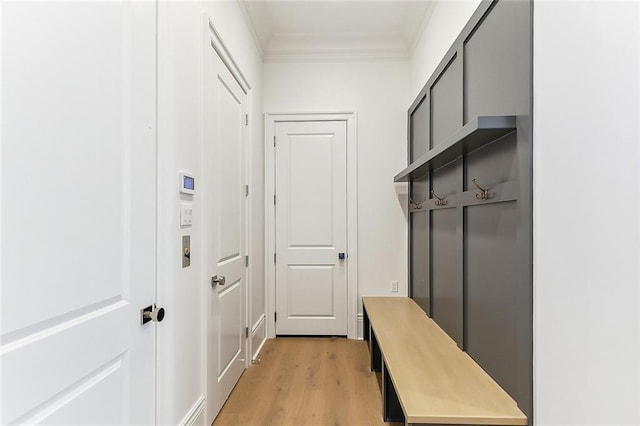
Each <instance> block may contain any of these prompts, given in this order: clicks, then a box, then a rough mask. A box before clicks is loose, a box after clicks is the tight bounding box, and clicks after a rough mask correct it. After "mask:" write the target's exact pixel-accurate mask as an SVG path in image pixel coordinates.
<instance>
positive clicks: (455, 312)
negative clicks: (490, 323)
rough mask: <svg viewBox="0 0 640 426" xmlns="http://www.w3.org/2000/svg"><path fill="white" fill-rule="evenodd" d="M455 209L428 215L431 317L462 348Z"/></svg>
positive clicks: (460, 270)
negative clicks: (429, 223) (429, 218)
mask: <svg viewBox="0 0 640 426" xmlns="http://www.w3.org/2000/svg"><path fill="white" fill-rule="evenodd" d="M457 223H458V221H457V215H456V209H442V210H433V211H432V212H431V245H430V254H431V294H432V297H433V299H432V300H431V317H432V318H433V319H434V321H436V322H437V323H438V325H439V326H440V327H441V328H442V329H443V330H444V331H445V332H446V333H447V334H448V335H449V336H451V338H452V339H453V340H455V342H456V343H457V344H458V346H460V347H461V348H462V331H463V330H462V268H461V265H462V261H461V253H460V249H459V244H458V234H457Z"/></svg>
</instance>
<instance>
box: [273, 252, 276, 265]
mask: <svg viewBox="0 0 640 426" xmlns="http://www.w3.org/2000/svg"><path fill="white" fill-rule="evenodd" d="M273 263H276V254H275V253H273Z"/></svg>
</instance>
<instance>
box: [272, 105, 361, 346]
mask: <svg viewBox="0 0 640 426" xmlns="http://www.w3.org/2000/svg"><path fill="white" fill-rule="evenodd" d="M357 119H358V114H357V113H356V112H308V113H305V112H297V113H288V114H287V113H266V114H265V120H264V123H265V131H264V135H265V188H264V194H265V206H264V208H265V281H266V283H265V284H266V289H265V290H266V292H265V293H266V294H265V295H266V297H265V302H266V306H265V312H266V314H267V321H266V323H267V336H269V337H272V338H273V337H275V336H276V323H275V316H274V314H275V312H276V297H275V296H276V268H275V264H274V261H273V259H274V255H275V251H276V250H275V248H276V221H275V219H276V215H275V213H276V209H275V204H274V203H273V199H274V196H275V173H276V169H275V150H274V145H273V140H274V138H275V128H276V123H278V122H296V121H297V122H304V121H344V122H346V125H347V256H348V259H349V261H348V262H347V268H348V271H347V337H348V338H349V339H356V338H357V334H358V327H357V326H358V323H357V316H358V221H357V218H358V127H357V125H358V122H357Z"/></svg>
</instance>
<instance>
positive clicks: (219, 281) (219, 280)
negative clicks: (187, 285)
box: [211, 275, 227, 287]
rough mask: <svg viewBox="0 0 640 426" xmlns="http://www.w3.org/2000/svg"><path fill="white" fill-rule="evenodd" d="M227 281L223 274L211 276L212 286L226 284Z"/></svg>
mask: <svg viewBox="0 0 640 426" xmlns="http://www.w3.org/2000/svg"><path fill="white" fill-rule="evenodd" d="M226 281H227V280H226V278H225V277H224V276H223V275H220V276H217V275H214V276H212V277H211V286H212V287H215V286H216V285H218V284H220V285H224V283H225V282H226Z"/></svg>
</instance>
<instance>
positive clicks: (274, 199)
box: [273, 194, 276, 206]
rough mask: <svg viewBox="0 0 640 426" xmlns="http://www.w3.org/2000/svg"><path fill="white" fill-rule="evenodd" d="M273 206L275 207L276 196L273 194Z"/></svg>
mask: <svg viewBox="0 0 640 426" xmlns="http://www.w3.org/2000/svg"><path fill="white" fill-rule="evenodd" d="M273 205H274V206H275V205H276V194H273Z"/></svg>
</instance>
